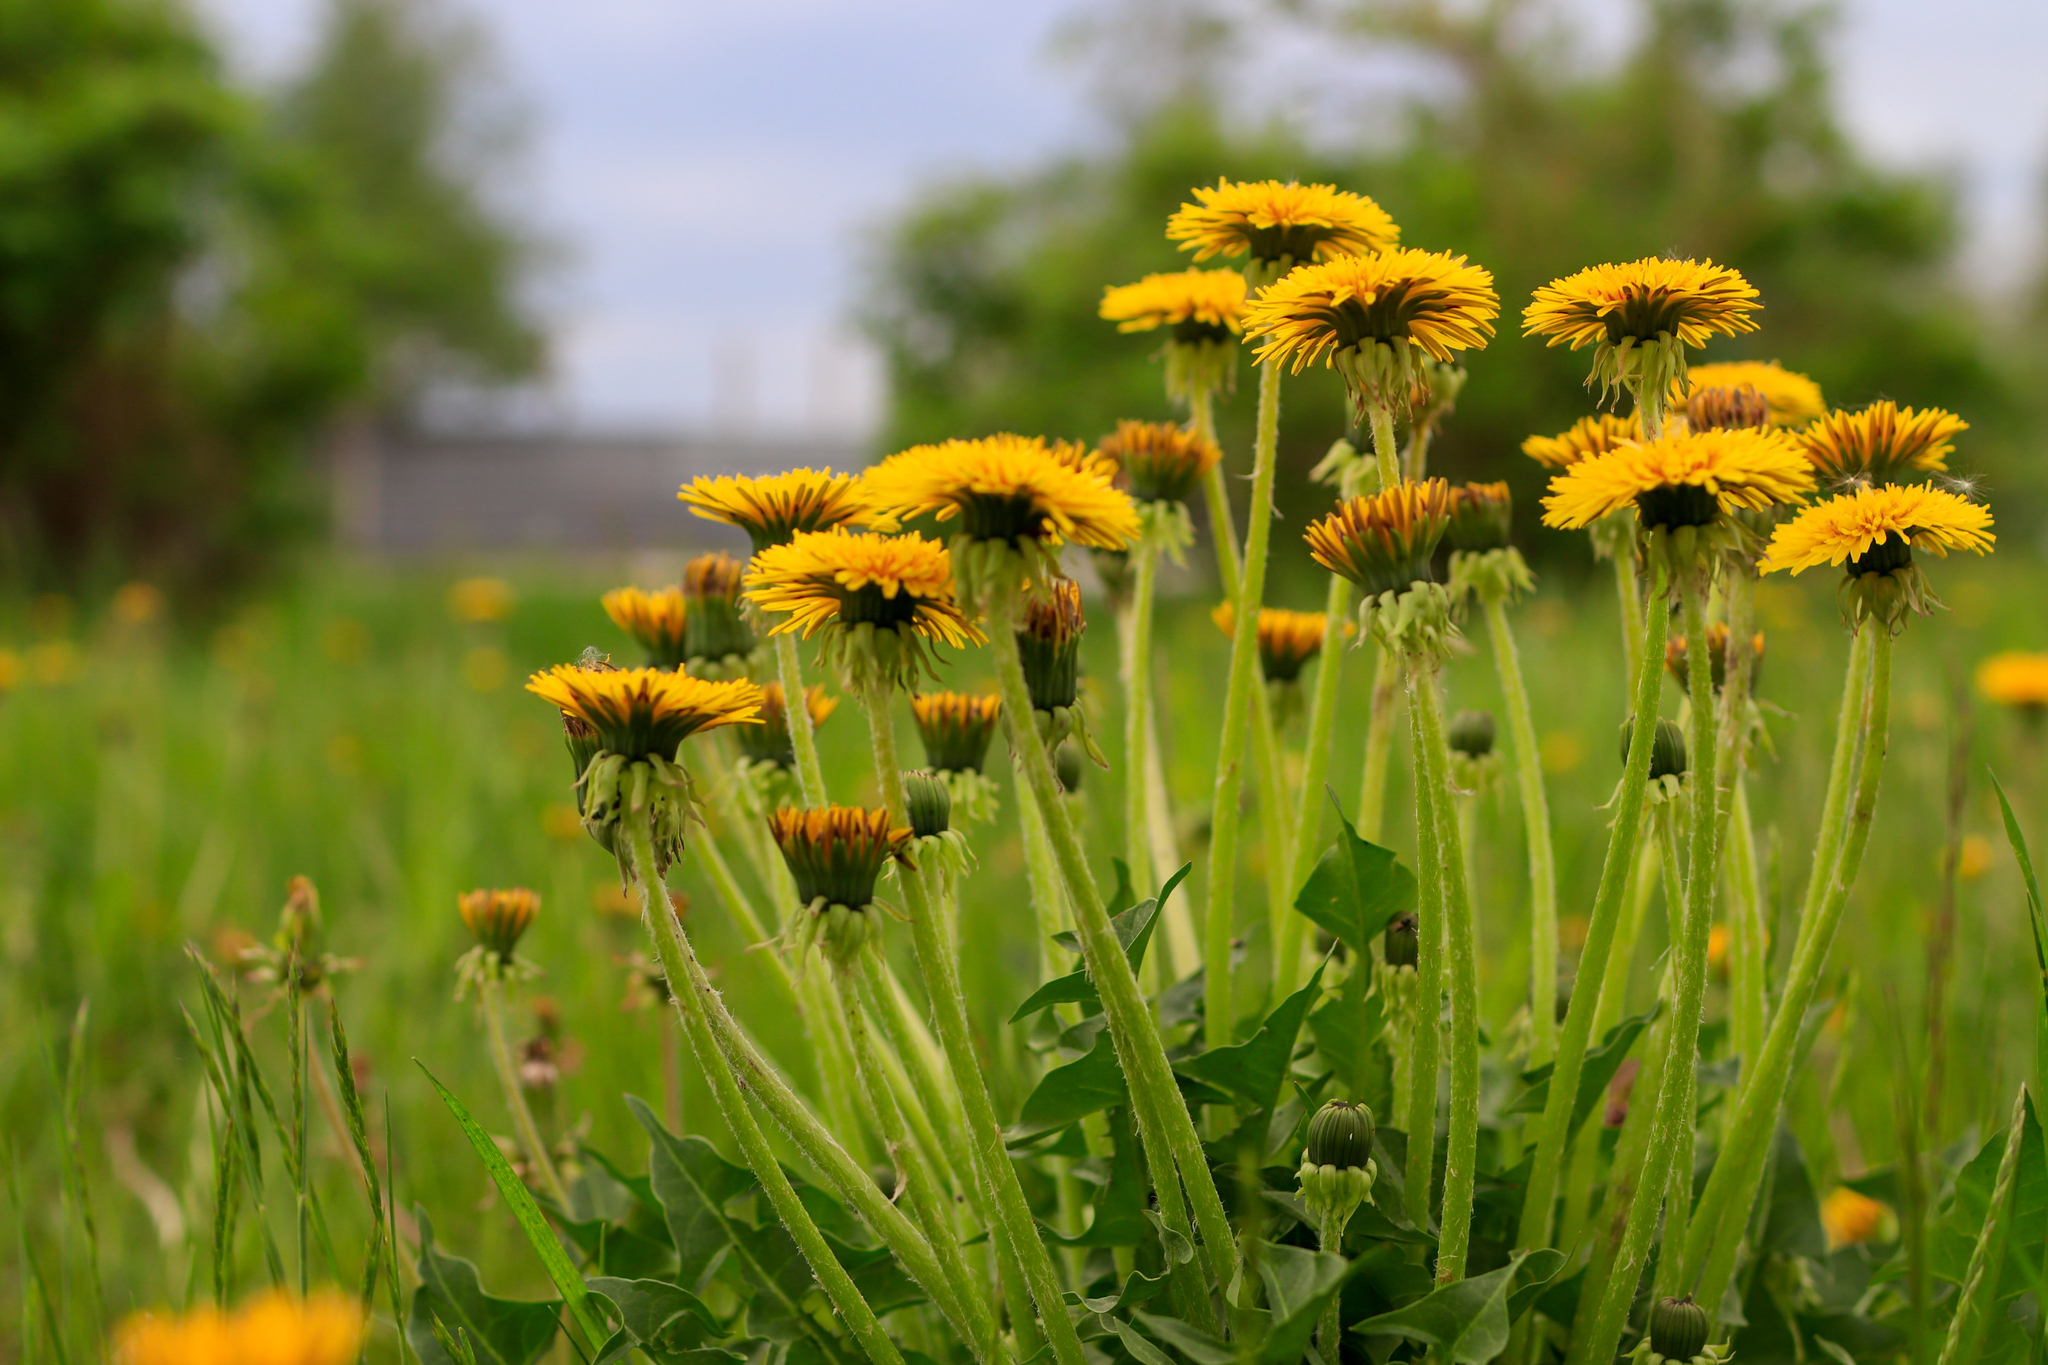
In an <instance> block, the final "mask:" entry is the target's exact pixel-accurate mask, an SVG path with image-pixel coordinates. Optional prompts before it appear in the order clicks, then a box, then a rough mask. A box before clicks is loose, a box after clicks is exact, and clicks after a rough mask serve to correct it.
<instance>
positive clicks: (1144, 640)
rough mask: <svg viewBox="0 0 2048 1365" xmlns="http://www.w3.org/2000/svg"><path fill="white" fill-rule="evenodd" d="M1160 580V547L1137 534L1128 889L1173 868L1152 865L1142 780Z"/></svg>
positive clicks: (1128, 680) (1129, 633)
mask: <svg viewBox="0 0 2048 1365" xmlns="http://www.w3.org/2000/svg"><path fill="white" fill-rule="evenodd" d="M1158 581H1159V547H1158V545H1157V544H1155V543H1154V541H1153V537H1152V536H1150V535H1140V536H1139V537H1138V541H1137V543H1136V544H1135V545H1133V546H1132V547H1131V615H1130V624H1129V627H1128V628H1127V629H1126V630H1125V632H1124V649H1125V657H1124V774H1123V778H1124V861H1125V862H1126V863H1128V864H1129V865H1130V869H1131V885H1133V886H1135V887H1149V886H1157V885H1158V884H1159V879H1160V878H1161V877H1163V876H1165V875H1166V874H1167V873H1169V872H1171V871H1172V870H1173V869H1172V868H1155V867H1153V866H1152V845H1151V832H1152V821H1151V810H1150V804H1151V796H1152V791H1151V788H1150V786H1149V785H1148V784H1147V783H1146V781H1145V756H1146V753H1147V744H1146V739H1147V736H1148V735H1149V734H1150V733H1151V718H1152V597H1153V593H1154V590H1155V588H1156V585H1157V584H1158Z"/></svg>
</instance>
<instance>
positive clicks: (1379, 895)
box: [1294, 793, 1415, 954]
mask: <svg viewBox="0 0 2048 1365" xmlns="http://www.w3.org/2000/svg"><path fill="white" fill-rule="evenodd" d="M1330 803H1331V804H1332V805H1337V797H1336V794H1335V793H1332V794H1331V796H1330ZM1294 908H1295V909H1296V910H1298V911H1300V912H1301V913H1302V914H1304V915H1307V916H1308V917H1309V918H1310V919H1311V920H1313V921H1314V922H1315V923H1316V924H1318V925H1319V926H1321V927H1322V928H1323V929H1325V930H1327V931H1328V932H1329V933H1330V935H1331V936H1332V937H1334V938H1335V939H1336V940H1337V941H1338V942H1340V943H1342V944H1344V946H1346V947H1347V948H1349V949H1350V950H1351V951H1352V952H1354V953H1361V954H1362V953H1364V952H1366V951H1367V947H1368V945H1369V944H1371V942H1372V941H1373V940H1374V939H1376V938H1378V937H1379V936H1380V935H1381V934H1382V933H1384V932H1385V931H1386V927H1387V926H1388V925H1389V924H1391V923H1393V921H1394V919H1395V917H1396V916H1398V915H1401V914H1404V913H1406V912H1407V911H1410V910H1413V909H1414V908H1415V874H1414V873H1413V872H1412V871H1410V870H1409V869H1408V868H1406V867H1404V866H1402V865H1401V863H1400V861H1399V859H1397V858H1396V857H1395V855H1394V851H1393V850H1392V849H1386V848H1381V847H1380V846H1379V845H1378V844H1371V843H1367V842H1366V841H1365V840H1363V839H1361V838H1359V837H1358V834H1357V832H1356V831H1355V830H1354V829H1352V827H1351V822H1350V821H1349V820H1347V819H1345V818H1344V808H1343V807H1342V806H1341V805H1337V839H1336V842H1335V843H1333V844H1331V845H1330V847H1329V848H1327V849H1325V850H1324V851H1323V856H1322V857H1321V858H1319V859H1317V860H1316V865H1315V870H1314V871H1312V872H1310V873H1309V874H1308V880H1307V881H1306V882H1303V883H1302V887H1301V894H1300V895H1298V896H1296V897H1295V898H1294Z"/></svg>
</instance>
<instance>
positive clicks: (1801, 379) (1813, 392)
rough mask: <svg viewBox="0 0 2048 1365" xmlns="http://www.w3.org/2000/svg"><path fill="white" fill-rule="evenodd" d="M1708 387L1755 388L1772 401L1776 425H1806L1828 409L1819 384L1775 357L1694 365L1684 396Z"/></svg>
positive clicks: (1766, 400)
mask: <svg viewBox="0 0 2048 1365" xmlns="http://www.w3.org/2000/svg"><path fill="white" fill-rule="evenodd" d="M1706 389H1755V390H1756V391H1757V393H1759V394H1760V395H1762V397H1763V400H1764V402H1765V403H1767V404H1769V405H1770V409H1771V425H1773V426H1780V427H1803V426H1805V425H1806V424H1807V423H1808V422H1811V421H1812V420H1813V419H1814V418H1816V417H1818V416H1820V415H1821V414H1822V413H1823V412H1826V411H1827V404H1826V403H1825V402H1824V401H1822V399H1821V396H1820V385H1818V384H1816V383H1814V382H1813V381H1812V380H1811V379H1808V378H1807V377H1806V376H1805V375H1803V374H1800V373H1799V372H1798V371H1797V370H1788V369H1786V368H1785V367H1784V366H1783V365H1780V364H1779V363H1778V362H1777V361H1775V360H1729V361H1719V362H1716V363H1714V364H1712V365H1694V366H1693V367H1692V368H1691V369H1690V370H1689V371H1688V372H1687V375H1686V389H1685V397H1687V398H1690V397H1692V396H1693V395H1694V394H1697V393H1699V392H1701V391H1703V390H1706Z"/></svg>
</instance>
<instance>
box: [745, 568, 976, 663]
mask: <svg viewBox="0 0 2048 1365" xmlns="http://www.w3.org/2000/svg"><path fill="white" fill-rule="evenodd" d="M746 593H747V600H748V601H750V602H752V603H753V604H754V606H755V607H757V608H758V609H760V610H761V611H764V612H778V613H784V614H786V615H787V618H788V619H787V620H784V621H783V622H782V623H781V624H779V625H777V626H776V627H775V628H774V630H773V632H772V633H773V634H777V635H781V634H785V633H788V632H791V631H796V632H800V633H801V634H802V636H803V638H804V639H806V640H808V639H810V638H811V637H812V636H813V635H815V634H817V633H818V632H819V631H820V630H823V629H826V628H828V627H829V628H830V630H829V633H828V634H827V635H826V637H825V639H826V652H827V654H828V656H830V657H831V658H832V659H834V660H835V661H836V662H837V663H838V664H839V665H840V666H841V667H843V668H845V669H847V670H848V671H849V672H850V673H851V675H852V679H853V682H854V683H855V685H856V686H865V685H867V684H868V683H870V682H875V683H883V682H886V683H892V684H893V683H897V682H902V681H906V680H908V679H909V678H910V677H911V676H913V675H914V674H915V673H916V672H917V671H918V669H919V668H921V667H924V666H925V665H926V662H927V655H926V653H925V650H926V642H928V641H939V642H942V643H944V644H948V645H953V646H955V647H958V646H961V645H966V644H979V643H980V642H981V641H982V639H983V638H984V637H983V636H982V634H981V632H980V631H979V630H976V629H975V628H974V626H973V625H971V624H969V622H968V620H967V618H966V616H965V615H963V614H962V613H961V610H960V604H959V602H958V601H957V600H956V599H955V597H954V593H953V563H952V556H951V555H950V554H949V553H948V552H947V550H946V547H945V546H943V545H940V544H939V543H938V542H936V541H933V540H928V539H926V538H925V537H924V536H921V535H917V534H915V533H912V534H908V535H897V536H881V535H873V534H870V533H867V532H852V531H844V530H840V531H810V532H804V533H801V534H799V535H798V536H797V537H796V539H795V540H792V541H790V542H789V543H788V544H786V545H776V546H771V547H770V548H768V549H766V550H764V551H762V552H761V553H760V554H758V555H756V556H755V557H754V567H753V569H752V571H751V572H749V573H748V574H747V578H746Z"/></svg>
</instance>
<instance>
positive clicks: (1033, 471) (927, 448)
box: [867, 433, 1138, 550]
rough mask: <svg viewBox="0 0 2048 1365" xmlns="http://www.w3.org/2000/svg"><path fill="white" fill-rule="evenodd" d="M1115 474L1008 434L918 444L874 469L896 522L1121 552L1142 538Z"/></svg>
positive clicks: (1065, 450) (880, 497)
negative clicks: (929, 517) (956, 524)
mask: <svg viewBox="0 0 2048 1365" xmlns="http://www.w3.org/2000/svg"><path fill="white" fill-rule="evenodd" d="M1110 474H1111V470H1110V468H1109V466H1108V465H1107V464H1105V463H1103V462H1100V461H1097V460H1094V459H1091V458H1089V457H1088V455H1087V453H1086V452H1085V451H1083V450H1082V449H1080V448H1078V447H1072V446H1067V447H1056V446H1053V445H1049V444H1048V443H1047V442H1046V441H1045V440H1044V438H1042V437H1037V436H1029V437H1027V436H1013V435H1009V434H1007V433H1005V434H1003V435H998V436H984V437H980V438H978V439H975V440H967V441H962V440H952V441H941V442H939V443H938V444H936V445H921V446H912V447H911V448H910V449H908V450H905V451H903V452H901V453H899V454H896V455H891V456H890V457H889V458H888V459H886V460H884V461H882V462H881V463H880V464H878V465H876V466H875V467H874V468H873V469H871V470H869V471H868V476H867V477H868V491H869V493H870V495H871V496H872V497H873V498H874V501H875V503H876V504H877V505H878V506H880V507H881V508H883V509H884V510H885V511H887V512H889V513H891V514H892V515H896V516H904V517H910V516H918V515H921V514H923V513H936V514H937V516H938V519H939V520H940V521H951V520H953V519H954V518H955V517H958V518H959V520H960V525H961V530H962V532H963V533H964V534H965V535H966V536H967V537H968V538H969V539H970V540H1002V541H1010V542H1022V541H1036V542H1039V543H1042V544H1047V545H1058V544H1060V543H1061V542H1062V541H1069V540H1070V541H1073V542H1075V543H1076V544H1079V545H1086V546H1088V547H1090V548H1091V549H1097V550H1121V549H1123V548H1124V547H1125V546H1127V545H1129V544H1130V542H1131V540H1132V539H1133V538H1134V537H1135V536H1136V535H1137V534H1138V516H1137V513H1136V512H1135V511H1134V510H1133V509H1132V507H1131V500H1130V499H1129V498H1128V497H1126V496H1125V495H1124V494H1123V493H1121V492H1119V491H1118V490H1117V489H1115V488H1114V487H1112V486H1111V485H1110Z"/></svg>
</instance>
